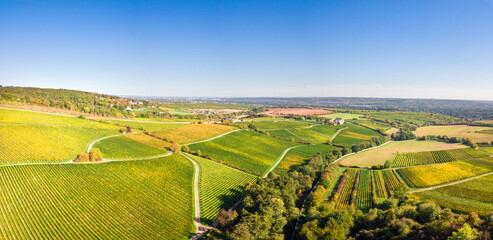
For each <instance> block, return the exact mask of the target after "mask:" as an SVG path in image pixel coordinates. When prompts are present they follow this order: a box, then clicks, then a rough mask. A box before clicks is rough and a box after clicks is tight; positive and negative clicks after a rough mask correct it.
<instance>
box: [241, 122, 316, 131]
mask: <svg viewBox="0 0 493 240" xmlns="http://www.w3.org/2000/svg"><path fill="white" fill-rule="evenodd" d="M235 124H236V125H238V126H242V125H243V126H245V125H250V124H251V125H253V126H255V127H257V128H259V129H262V130H265V131H269V130H280V129H286V128H288V129H290V128H303V127H309V126H311V125H313V124H311V123H309V122H301V121H287V120H283V121H263V122H238V123H235Z"/></svg>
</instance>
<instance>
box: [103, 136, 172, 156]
mask: <svg viewBox="0 0 493 240" xmlns="http://www.w3.org/2000/svg"><path fill="white" fill-rule="evenodd" d="M131 135H134V134H125V135H121V136H116V137H110V138H106V139H103V140H101V141H99V142H97V143H96V144H94V147H95V148H98V149H99V150H101V153H102V154H103V159H118V160H125V159H129V160H130V159H134V158H141V157H150V156H156V155H161V154H165V153H167V151H166V150H164V149H165V148H164V146H163V147H153V146H152V145H154V146H159V145H157V143H156V144H154V141H152V142H151V141H150V140H149V139H148V137H149V136H145V137H144V136H142V135H140V136H131ZM134 139H137V140H134ZM138 140H140V141H138ZM156 140H158V139H156ZM146 141H148V142H151V143H149V145H147V144H145V142H146ZM158 141H159V140H158ZM162 142H163V143H164V141H162Z"/></svg>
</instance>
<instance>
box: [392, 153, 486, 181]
mask: <svg viewBox="0 0 493 240" xmlns="http://www.w3.org/2000/svg"><path fill="white" fill-rule="evenodd" d="M483 162H484V163H483ZM492 170H493V165H492V164H491V162H488V161H485V160H482V161H481V160H480V159H478V161H477V164H476V160H471V161H467V162H462V161H458V162H449V163H442V164H434V165H428V166H417V167H410V168H401V169H398V170H397V171H398V172H399V173H400V175H401V176H403V178H404V179H405V181H406V182H407V183H409V185H410V186H412V187H415V188H423V187H429V186H435V185H439V184H443V183H447V182H452V181H456V180H460V179H464V178H468V177H473V176H476V175H480V174H483V173H487V172H490V171H492Z"/></svg>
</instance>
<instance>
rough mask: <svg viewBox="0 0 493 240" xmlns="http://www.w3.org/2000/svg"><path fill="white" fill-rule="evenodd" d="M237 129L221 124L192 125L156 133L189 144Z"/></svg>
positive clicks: (170, 139)
mask: <svg viewBox="0 0 493 240" xmlns="http://www.w3.org/2000/svg"><path fill="white" fill-rule="evenodd" d="M234 129H236V128H235V127H231V126H226V125H219V124H190V125H186V126H183V127H178V128H173V129H168V130H163V131H159V132H155V133H154V134H156V136H159V137H162V138H166V139H168V140H169V141H174V142H177V143H188V142H194V141H198V140H202V139H207V138H211V137H214V136H216V135H219V134H221V133H225V132H228V131H231V130H234Z"/></svg>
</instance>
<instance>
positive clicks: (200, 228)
mask: <svg viewBox="0 0 493 240" xmlns="http://www.w3.org/2000/svg"><path fill="white" fill-rule="evenodd" d="M180 154H181V155H182V156H184V157H185V158H187V159H188V160H190V162H192V163H193V167H194V168H195V174H194V179H193V200H194V206H195V214H194V224H195V234H194V235H193V236H192V237H191V238H190V239H191V240H196V239H199V238H200V237H201V236H202V235H203V234H204V233H206V232H207V231H209V229H211V228H212V227H207V226H205V225H203V224H202V223H201V222H200V195H199V177H200V168H199V164H198V163H197V162H196V161H195V160H193V159H192V158H191V157H189V156H187V155H186V154H183V153H180Z"/></svg>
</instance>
